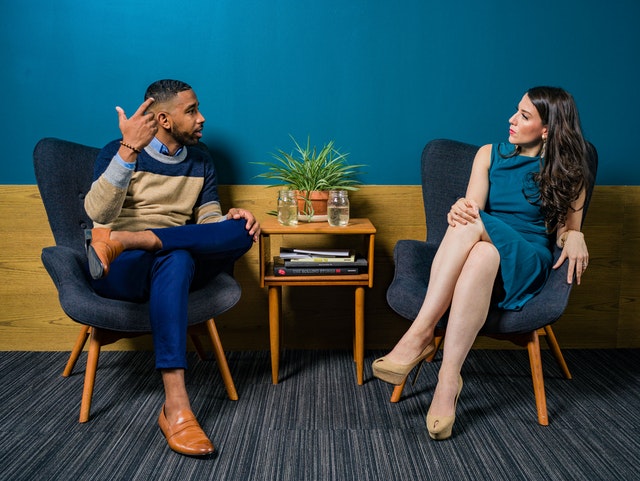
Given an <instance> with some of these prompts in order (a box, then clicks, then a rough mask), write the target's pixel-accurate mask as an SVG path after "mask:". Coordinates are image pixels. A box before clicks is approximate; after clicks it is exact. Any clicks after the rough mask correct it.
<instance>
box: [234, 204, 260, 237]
mask: <svg viewBox="0 0 640 481" xmlns="http://www.w3.org/2000/svg"><path fill="white" fill-rule="evenodd" d="M227 219H246V220H247V225H246V229H247V230H248V231H249V235H251V236H253V242H258V238H259V237H260V223H259V222H258V219H256V218H255V217H254V216H253V214H252V213H251V212H249V211H248V210H246V209H238V208H237V207H232V208H231V209H229V212H227Z"/></svg>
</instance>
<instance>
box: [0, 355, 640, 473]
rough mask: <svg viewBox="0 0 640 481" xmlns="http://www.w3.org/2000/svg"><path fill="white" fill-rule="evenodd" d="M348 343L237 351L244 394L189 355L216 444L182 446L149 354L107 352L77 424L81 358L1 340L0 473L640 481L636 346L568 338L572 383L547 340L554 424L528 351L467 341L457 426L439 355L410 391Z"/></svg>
mask: <svg viewBox="0 0 640 481" xmlns="http://www.w3.org/2000/svg"><path fill="white" fill-rule="evenodd" d="M380 354H381V353H380V352H367V358H366V362H367V364H366V370H365V378H366V382H365V384H364V385H363V386H358V385H357V384H356V381H355V367H354V364H353V361H352V357H351V355H350V353H349V352H346V351H286V352H284V353H283V356H282V364H281V382H280V384H278V385H272V384H271V381H270V367H269V354H268V352H233V353H229V354H228V359H229V364H230V367H231V371H232V373H233V376H234V380H235V382H236V386H237V388H238V393H239V395H240V400H239V401H236V402H233V401H229V400H228V399H227V397H226V392H225V390H224V387H223V385H222V382H221V380H220V376H219V373H218V370H217V367H216V365H215V363H214V362H202V361H199V360H198V359H197V358H196V357H195V356H191V357H190V369H189V371H188V373H187V378H188V389H189V392H190V395H191V400H192V403H193V407H194V410H195V411H196V414H197V416H198V419H199V421H200V423H201V424H202V426H203V428H204V429H205V431H206V432H207V433H208V434H209V435H210V437H211V439H212V441H213V442H214V444H215V445H216V448H217V453H216V454H215V455H214V456H212V457H211V458H208V459H196V458H189V457H185V456H180V455H178V454H175V453H173V452H172V451H171V450H170V449H169V448H168V447H167V444H166V442H165V441H164V438H163V437H162V434H161V432H160V430H159V429H158V427H157V422H156V421H157V415H158V412H159V409H160V406H161V404H162V400H163V396H162V389H161V383H160V378H159V375H158V374H157V373H156V372H155V370H154V367H153V354H152V353H150V352H104V353H102V355H101V358H100V367H99V370H98V377H97V381H96V386H95V393H94V400H93V405H92V411H91V419H90V421H89V422H88V423H86V424H79V423H78V422H77V418H78V413H79V404H80V397H81V392H82V384H83V369H84V356H83V357H82V358H81V360H80V362H79V363H78V366H77V367H76V372H75V373H74V375H72V376H71V377H70V378H66V379H65V378H62V377H61V376H60V373H61V371H62V369H63V366H64V364H65V362H66V358H67V353H58V352H55V353H46V352H45V353H43V352H38V353H30V352H0V376H1V377H0V382H1V384H0V386H1V390H0V479H1V480H11V481H19V480H30V481H31V480H34V481H35V480H38V481H44V480H127V481H133V480H145V481H148V480H229V481H235V480H238V481H248V480H251V481H254V480H255V481H260V480H277V481H280V480H282V481H289V480H291V481H306V480H309V481H311V480H314V481H320V480H323V481H324V480H359V481H377V480H380V481H382V480H384V481H393V480H403V481H412V480H454V481H459V480H541V479H549V480H598V481H607V480H625V481H627V480H628V481H632V480H637V479H640V467H639V464H638V463H639V462H640V396H639V393H640V350H568V351H565V356H566V359H567V361H568V363H569V367H570V368H571V370H572V374H573V377H574V378H573V380H570V381H568V380H565V379H563V378H562V376H561V374H560V371H559V369H558V368H557V366H556V365H555V361H554V360H553V358H552V357H551V355H550V354H549V353H548V352H544V353H543V362H544V366H545V376H546V377H545V381H546V388H547V402H548V408H549V416H550V425H549V426H547V427H542V426H539V425H538V424H537V421H536V412H535V404H534V399H533V392H532V387H531V379H530V376H529V365H528V357H527V354H526V351H483V350H475V351H472V352H471V354H470V357H469V359H468V361H467V363H466V364H465V367H464V369H463V373H462V374H463V377H464V380H465V385H464V389H463V391H462V395H461V397H460V402H459V404H458V411H457V420H456V424H455V427H454V434H453V437H452V438H451V439H449V440H447V441H442V442H435V441H432V440H431V439H429V437H428V434H427V431H426V428H425V423H424V416H425V414H426V411H427V408H428V406H429V402H430V400H431V393H432V391H433V387H434V384H435V380H436V375H437V367H438V360H437V359H436V361H434V363H432V364H430V365H426V366H425V368H423V372H422V375H421V377H420V379H419V380H418V382H417V384H416V385H415V386H407V388H406V389H405V395H404V398H403V400H402V401H401V402H400V403H397V404H391V403H390V402H389V395H390V393H391V387H390V386H389V385H387V384H385V383H382V382H380V381H377V380H375V379H373V378H372V377H371V372H370V369H369V365H370V362H371V361H372V360H373V359H374V358H375V357H377V356H378V355H380Z"/></svg>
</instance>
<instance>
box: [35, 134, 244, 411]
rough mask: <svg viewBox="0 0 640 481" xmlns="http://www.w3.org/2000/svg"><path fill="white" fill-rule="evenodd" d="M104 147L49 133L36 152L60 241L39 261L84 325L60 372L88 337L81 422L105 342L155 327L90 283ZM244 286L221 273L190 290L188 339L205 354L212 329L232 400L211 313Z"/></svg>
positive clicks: (142, 308) (144, 307)
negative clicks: (90, 210)
mask: <svg viewBox="0 0 640 481" xmlns="http://www.w3.org/2000/svg"><path fill="white" fill-rule="evenodd" d="M98 152H99V149H97V148H94V147H87V146H85V145H80V144H77V143H73V142H68V141H65V140H59V139H53V138H45V139H42V140H40V141H39V142H38V144H37V145H36V147H35V150H34V153H33V160H34V168H35V174H36V181H37V183H38V188H39V190H40V195H41V197H42V201H43V203H44V206H45V210H46V212H47V217H48V219H49V225H50V227H51V230H52V232H53V236H54V239H55V243H56V245H55V246H52V247H45V248H44V249H43V250H42V263H43V264H44V266H45V268H46V270H47V272H48V273H49V275H50V276H51V279H52V280H53V283H54V284H55V286H56V288H57V290H58V297H59V300H60V305H61V307H62V309H63V310H64V312H65V313H66V314H67V315H68V316H69V317H70V318H71V319H73V320H74V321H76V322H78V323H80V324H82V328H81V330H80V335H79V336H78V339H77V341H76V344H75V346H74V348H73V350H72V352H71V355H70V357H69V361H68V362H67V365H66V367H65V370H64V373H63V376H65V377H66V376H69V375H70V374H71V372H72V370H73V368H74V366H75V363H76V361H77V360H78V357H79V356H80V353H81V352H82V350H83V348H84V345H85V344H86V341H87V338H88V337H89V336H90V339H91V340H90V343H89V353H88V357H87V367H86V370H85V381H84V390H83V394H82V404H81V407H80V422H86V421H88V420H89V412H90V408H91V399H92V395H93V385H94V382H95V375H96V369H97V364H98V357H99V354H100V348H101V346H103V345H106V344H110V343H112V342H115V341H117V340H118V339H122V338H127V337H134V336H137V335H141V334H146V333H150V331H151V324H150V322H149V306H148V303H134V302H126V301H119V300H114V299H107V298H104V297H101V296H99V295H98V294H96V293H95V291H94V290H93V289H92V287H91V284H90V282H89V274H88V269H87V268H86V267H85V266H86V252H85V246H84V230H85V229H87V228H91V227H92V222H91V219H90V218H89V217H88V216H87V213H86V212H85V210H84V197H85V195H86V193H87V191H88V190H89V188H90V186H91V182H92V178H93V166H94V162H95V159H96V157H97V155H98ZM240 293H241V289H240V286H239V285H238V283H237V282H236V281H235V279H234V278H233V277H232V275H231V274H230V273H227V272H223V273H221V274H219V275H218V276H216V277H215V278H213V279H212V280H211V281H210V282H209V283H208V284H206V285H205V286H203V287H202V288H201V289H199V290H196V291H194V292H192V293H191V295H190V296H189V326H190V337H191V340H192V341H193V343H194V346H195V347H196V350H197V351H198V354H199V355H200V357H201V358H204V357H206V356H205V354H204V351H203V347H202V345H201V343H200V341H199V337H198V333H199V331H204V329H203V328H204V327H206V330H207V331H208V336H209V337H210V339H211V342H212V344H213V351H214V355H215V358H216V360H217V363H218V367H219V369H220V373H221V375H222V379H223V382H224V384H225V388H226V390H227V394H228V396H229V398H230V399H232V400H237V399H238V395H237V392H236V388H235V385H234V383H233V378H232V377H231V373H230V371H229V366H228V364H227V360H226V357H225V354H224V351H223V349H222V344H221V342H220V337H219V336H218V331H217V328H216V325H215V322H214V317H215V316H218V315H219V314H222V313H223V312H225V311H227V310H229V309H230V308H232V307H233V306H234V305H235V304H236V303H237V302H238V300H239V299H240Z"/></svg>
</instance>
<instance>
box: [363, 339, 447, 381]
mask: <svg viewBox="0 0 640 481" xmlns="http://www.w3.org/2000/svg"><path fill="white" fill-rule="evenodd" d="M435 348H436V342H435V339H434V340H433V341H431V342H430V343H429V344H428V345H427V347H425V348H424V350H423V351H422V352H421V353H420V354H419V355H418V357H416V358H415V359H413V360H412V361H411V362H410V363H409V364H398V363H396V362H393V361H389V360H388V359H387V356H384V357H380V358H378V359H376V360H375V361H373V364H371V368H372V369H373V375H374V376H375V377H377V378H378V379H381V380H382V381H385V382H388V383H389V384H394V385H396V386H397V385H398V384H402V383H403V382H404V380H405V379H406V378H407V376H408V375H409V373H410V372H411V370H412V369H413V368H414V367H416V366H417V365H418V364H419V363H420V362H421V361H424V360H425V359H426V358H427V357H429V355H430V354H431V353H432V352H433V351H434V350H435Z"/></svg>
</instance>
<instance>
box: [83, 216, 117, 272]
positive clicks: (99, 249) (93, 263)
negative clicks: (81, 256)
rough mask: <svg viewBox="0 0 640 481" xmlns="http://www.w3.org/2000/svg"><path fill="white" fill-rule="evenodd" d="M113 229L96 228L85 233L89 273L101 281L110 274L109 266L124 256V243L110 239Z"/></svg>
mask: <svg viewBox="0 0 640 481" xmlns="http://www.w3.org/2000/svg"><path fill="white" fill-rule="evenodd" d="M110 235H111V229H108V228H106V227H95V228H93V229H91V230H86V231H85V243H86V246H87V258H88V259H89V271H90V272H91V277H93V278H94V279H101V278H103V277H105V276H106V275H107V274H109V266H110V265H111V263H112V262H113V261H114V260H115V258H116V257H118V256H119V255H120V254H122V251H123V250H124V246H123V245H122V242H120V241H117V240H112V239H111V238H110Z"/></svg>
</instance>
